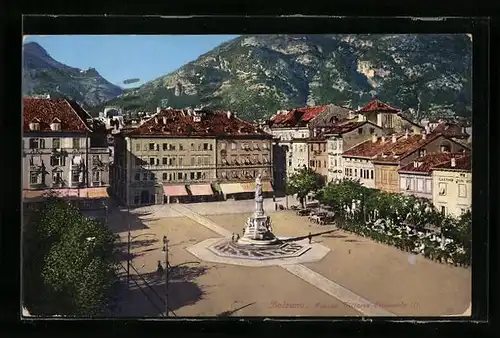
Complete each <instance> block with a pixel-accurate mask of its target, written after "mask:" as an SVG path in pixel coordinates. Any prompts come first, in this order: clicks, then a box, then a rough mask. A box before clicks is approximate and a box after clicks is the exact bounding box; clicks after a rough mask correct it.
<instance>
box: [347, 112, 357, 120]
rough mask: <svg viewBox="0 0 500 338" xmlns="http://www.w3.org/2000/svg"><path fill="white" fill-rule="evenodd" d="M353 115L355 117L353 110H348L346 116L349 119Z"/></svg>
mask: <svg viewBox="0 0 500 338" xmlns="http://www.w3.org/2000/svg"><path fill="white" fill-rule="evenodd" d="M354 117H355V115H354V112H353V111H352V110H349V115H348V116H347V118H348V119H349V120H352V119H353V118H354Z"/></svg>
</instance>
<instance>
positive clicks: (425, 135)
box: [422, 131, 427, 140]
mask: <svg viewBox="0 0 500 338" xmlns="http://www.w3.org/2000/svg"><path fill="white" fill-rule="evenodd" d="M426 139H427V132H425V131H424V132H423V133H422V140H426Z"/></svg>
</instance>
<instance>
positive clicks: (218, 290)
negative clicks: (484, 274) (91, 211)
mask: <svg viewBox="0 0 500 338" xmlns="http://www.w3.org/2000/svg"><path fill="white" fill-rule="evenodd" d="M266 201H269V200H266ZM224 203H226V202H218V203H215V204H211V203H210V204H209V203H206V204H194V205H181V206H179V205H177V206H169V205H159V206H151V207H147V208H140V209H135V210H131V212H130V214H129V213H127V212H126V211H118V210H116V211H113V212H112V214H111V215H110V217H109V219H110V227H111V228H112V229H113V230H114V231H115V232H117V233H119V234H120V237H121V240H122V241H123V242H124V243H126V241H127V231H126V230H127V227H128V224H127V223H128V222H129V221H130V224H131V229H133V230H132V236H138V235H140V234H151V235H143V236H141V237H139V238H137V239H135V240H134V241H133V245H132V250H131V251H132V254H134V255H136V256H135V257H134V258H133V260H132V264H133V266H134V267H135V268H136V269H137V270H138V271H139V273H140V274H141V275H142V276H145V279H146V280H147V281H148V284H149V285H150V286H151V288H148V287H146V285H145V283H144V282H143V281H142V280H140V279H139V278H138V277H137V276H136V273H135V272H134V271H132V275H133V279H134V280H136V281H137V282H138V284H139V285H141V286H142V288H143V290H144V293H146V294H148V295H149V298H150V299H149V300H148V299H147V297H146V296H145V295H144V293H143V292H141V291H140V290H138V289H137V287H136V286H134V287H131V288H130V290H129V291H128V292H126V296H125V297H124V298H126V300H128V301H127V302H125V303H124V304H123V306H122V315H133V316H141V315H142V316H158V315H159V314H160V312H161V311H160V310H159V309H164V295H165V284H164V278H160V277H158V276H156V274H155V273H154V272H155V271H156V268H157V262H158V260H160V261H161V262H162V263H163V262H164V254H163V252H162V251H161V246H162V243H161V238H162V237H163V235H167V236H168V238H169V244H170V245H169V251H170V254H169V259H170V264H171V265H172V266H174V265H176V264H181V263H184V262H192V261H196V262H199V264H187V265H185V266H182V267H179V268H178V269H176V271H177V275H175V273H174V272H175V271H173V272H172V275H173V276H172V277H171V283H169V299H168V304H169V307H170V308H171V309H172V310H173V311H174V312H175V314H176V315H177V316H216V315H234V316H361V315H411V316H433V315H458V314H462V313H463V312H464V311H466V309H467V308H468V307H469V305H470V302H471V296H470V294H471V291H470V290H471V286H470V283H471V272H470V269H465V268H457V267H451V266H448V265H443V264H440V263H436V262H432V261H429V260H427V259H425V258H423V257H420V256H418V257H417V259H416V260H415V261H413V260H412V259H409V257H408V254H407V253H404V252H401V251H399V250H397V249H395V248H392V247H389V246H386V245H382V244H378V243H375V242H373V241H371V240H367V239H364V238H359V237H356V236H353V235H349V234H347V233H344V232H342V231H339V230H337V231H335V232H333V233H330V234H325V235H322V236H318V237H314V239H313V242H317V243H320V244H321V245H323V246H326V247H328V248H329V249H330V250H331V251H330V253H328V254H327V255H326V257H324V258H323V259H322V260H321V261H318V262H315V263H305V264H295V265H293V264H292V265H289V266H283V267H277V266H270V267H245V266H234V265H227V264H221V263H209V262H201V261H200V260H199V259H198V258H197V257H195V256H194V255H192V254H191V253H189V252H188V251H187V250H186V248H188V247H190V246H193V245H194V244H196V243H199V242H201V241H203V240H207V239H209V238H217V237H219V238H220V237H221V235H222V236H228V235H229V236H230V234H231V233H233V232H236V233H240V234H241V231H242V229H243V227H244V224H245V223H244V222H245V221H246V219H247V218H248V216H249V215H250V211H251V210H252V209H251V208H252V207H253V206H252V203H248V201H236V202H234V201H232V202H227V205H225V204H224ZM238 203H239V204H238ZM216 204H217V205H216ZM186 209H189V210H188V211H186ZM266 209H267V210H266V211H267V212H268V213H269V215H270V216H271V219H272V222H273V232H274V233H275V234H276V235H277V236H278V237H295V236H305V235H307V234H308V233H309V232H312V233H317V232H318V233H319V232H322V231H325V227H320V226H317V225H312V224H311V223H309V222H308V221H307V218H305V217H299V216H296V215H295V213H293V212H291V211H278V212H270V211H271V210H272V209H273V204H272V203H269V202H268V203H267V205H266ZM245 211H246V212H245ZM227 212H240V213H233V214H224V213H227ZM241 212H243V213H241ZM183 214H184V215H187V216H188V217H180V216H181V215H183ZM207 214H211V215H207ZM195 220H196V221H195ZM202 224H203V225H202ZM207 227H208V228H207ZM209 229H211V230H209ZM123 263H124V265H126V261H123ZM131 285H134V284H131ZM339 299H340V300H339ZM341 300H342V301H341ZM151 303H156V304H155V305H156V306H154V305H152V304H151ZM233 311H234V312H233Z"/></svg>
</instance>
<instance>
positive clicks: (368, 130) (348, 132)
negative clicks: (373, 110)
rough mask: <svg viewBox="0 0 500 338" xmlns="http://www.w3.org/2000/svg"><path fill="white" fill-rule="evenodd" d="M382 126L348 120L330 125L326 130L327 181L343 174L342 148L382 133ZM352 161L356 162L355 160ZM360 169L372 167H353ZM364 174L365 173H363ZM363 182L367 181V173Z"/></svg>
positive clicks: (348, 147) (350, 146)
mask: <svg viewBox="0 0 500 338" xmlns="http://www.w3.org/2000/svg"><path fill="white" fill-rule="evenodd" d="M382 133H383V131H382V128H381V127H379V126H377V125H374V124H373V123H371V122H368V121H348V122H346V123H339V124H337V125H335V126H333V127H331V128H330V129H329V130H328V132H327V135H326V136H327V149H328V175H327V179H328V182H331V181H333V180H336V179H342V178H343V177H344V174H345V170H344V165H343V162H342V161H343V158H342V154H343V152H344V149H346V150H347V149H350V148H352V147H353V146H355V145H357V144H359V143H362V142H364V141H366V140H369V139H371V138H372V137H373V136H376V135H382ZM352 163H356V162H355V161H354V162H352ZM353 169H356V170H358V169H360V170H372V168H369V167H366V168H365V166H360V168H357V167H356V168H353ZM365 176H366V175H365ZM364 180H368V181H367V182H365V183H366V184H368V185H371V183H370V182H369V180H370V179H369V175H368V177H367V178H366V179H364Z"/></svg>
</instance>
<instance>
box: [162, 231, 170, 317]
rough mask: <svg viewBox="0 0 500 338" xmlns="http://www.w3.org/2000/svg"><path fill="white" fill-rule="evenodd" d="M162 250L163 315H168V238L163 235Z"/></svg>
mask: <svg viewBox="0 0 500 338" xmlns="http://www.w3.org/2000/svg"><path fill="white" fill-rule="evenodd" d="M163 252H165V317H168V268H169V264H168V239H167V236H163Z"/></svg>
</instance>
